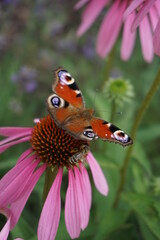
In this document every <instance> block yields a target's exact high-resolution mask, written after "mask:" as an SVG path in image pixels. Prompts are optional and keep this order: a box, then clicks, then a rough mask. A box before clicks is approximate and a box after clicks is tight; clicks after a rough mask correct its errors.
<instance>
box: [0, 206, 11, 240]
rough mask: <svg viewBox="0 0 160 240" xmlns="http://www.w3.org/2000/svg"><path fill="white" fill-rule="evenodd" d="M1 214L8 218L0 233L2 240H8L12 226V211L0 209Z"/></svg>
mask: <svg viewBox="0 0 160 240" xmlns="http://www.w3.org/2000/svg"><path fill="white" fill-rule="evenodd" d="M0 214H3V215H5V216H6V218H7V222H6V224H5V225H4V227H3V228H2V230H1V231H0V239H1V240H7V238H8V234H9V231H10V224H11V211H10V210H9V209H7V208H3V209H0Z"/></svg>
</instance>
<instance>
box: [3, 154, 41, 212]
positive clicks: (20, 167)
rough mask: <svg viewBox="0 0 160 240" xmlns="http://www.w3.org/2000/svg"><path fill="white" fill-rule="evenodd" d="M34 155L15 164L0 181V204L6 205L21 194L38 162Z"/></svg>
mask: <svg viewBox="0 0 160 240" xmlns="http://www.w3.org/2000/svg"><path fill="white" fill-rule="evenodd" d="M34 159H35V156H34V155H33V156H31V157H29V158H28V159H26V160H25V161H24V162H20V163H19V164H16V166H15V167H14V168H12V169H11V170H10V171H9V172H8V173H7V174H6V175H5V176H4V177H3V178H2V179H1V181H0V193H1V198H0V206H2V207H3V206H4V207H5V206H7V205H8V204H11V203H12V202H14V201H16V200H17V199H18V197H20V195H21V194H22V192H23V190H24V188H25V186H26V184H27V182H28V181H29V179H30V177H31V175H32V172H33V171H34V169H35V168H36V167H37V165H38V164H39V161H38V160H36V161H35V162H32V161H33V160H34Z"/></svg>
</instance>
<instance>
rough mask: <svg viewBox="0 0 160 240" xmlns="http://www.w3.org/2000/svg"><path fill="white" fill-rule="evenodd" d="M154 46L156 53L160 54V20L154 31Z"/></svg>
mask: <svg viewBox="0 0 160 240" xmlns="http://www.w3.org/2000/svg"><path fill="white" fill-rule="evenodd" d="M153 47H154V52H155V54H157V55H158V56H160V20H159V21H158V24H157V26H156V29H155V32H154V36H153Z"/></svg>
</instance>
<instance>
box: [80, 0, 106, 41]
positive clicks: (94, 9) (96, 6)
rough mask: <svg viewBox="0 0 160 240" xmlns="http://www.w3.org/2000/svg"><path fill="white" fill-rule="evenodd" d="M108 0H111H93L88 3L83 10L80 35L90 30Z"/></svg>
mask: <svg viewBox="0 0 160 240" xmlns="http://www.w3.org/2000/svg"><path fill="white" fill-rule="evenodd" d="M108 1H109V0H101V1H97V0H92V1H90V2H89V3H88V5H87V7H86V8H85V10H84V12H83V15H82V22H81V24H80V26H79V28H78V31H77V35H78V36H81V35H83V34H84V33H85V32H86V31H87V30H88V28H90V26H91V25H92V24H93V22H94V21H95V20H96V18H97V17H98V15H99V14H100V12H101V11H102V9H103V8H104V6H105V5H106V4H107V3H108Z"/></svg>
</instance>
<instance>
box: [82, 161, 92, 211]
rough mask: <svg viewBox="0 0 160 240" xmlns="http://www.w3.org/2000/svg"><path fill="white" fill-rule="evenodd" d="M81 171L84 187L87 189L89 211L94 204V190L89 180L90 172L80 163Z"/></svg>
mask: <svg viewBox="0 0 160 240" xmlns="http://www.w3.org/2000/svg"><path fill="white" fill-rule="evenodd" d="M80 170H81V174H82V178H83V182H84V187H85V192H86V193H85V195H86V196H87V202H88V207H89V209H90V208H91V203H92V188H91V183H90V180H89V176H88V172H87V170H86V168H85V167H84V165H83V164H82V163H80Z"/></svg>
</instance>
